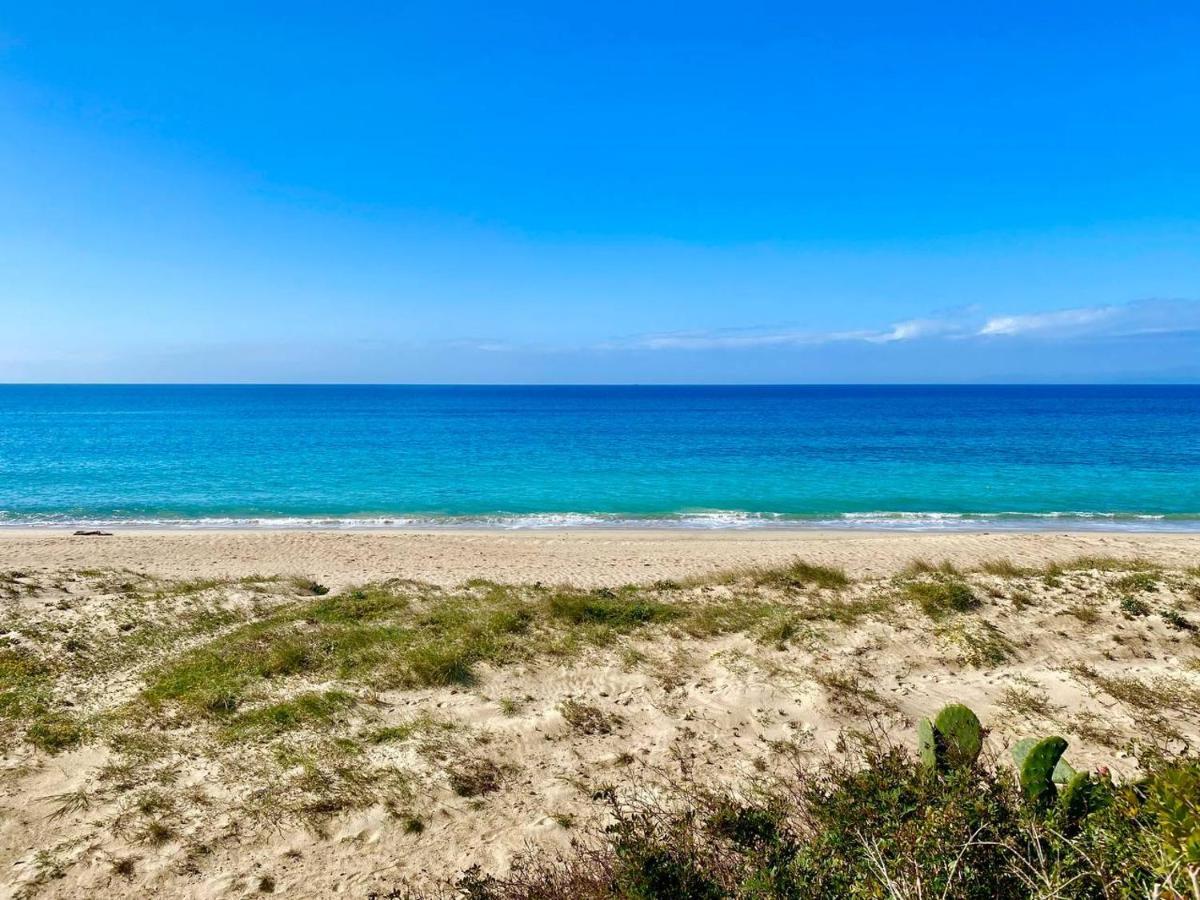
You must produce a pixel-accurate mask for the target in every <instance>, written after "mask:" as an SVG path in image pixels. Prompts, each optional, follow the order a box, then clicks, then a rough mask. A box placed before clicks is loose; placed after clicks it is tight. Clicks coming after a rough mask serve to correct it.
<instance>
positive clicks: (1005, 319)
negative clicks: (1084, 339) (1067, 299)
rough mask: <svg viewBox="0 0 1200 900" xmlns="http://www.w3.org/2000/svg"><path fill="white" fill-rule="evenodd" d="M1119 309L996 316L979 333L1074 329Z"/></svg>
mask: <svg viewBox="0 0 1200 900" xmlns="http://www.w3.org/2000/svg"><path fill="white" fill-rule="evenodd" d="M1119 310H1120V307H1116V306H1092V307H1082V308H1079V309H1060V310H1055V311H1054V312H1046V313H1034V314H1032V315H1024V316H996V317H994V318H991V319H988V320H987V321H986V322H985V323H984V324H983V327H982V328H980V329H979V332H978V333H979V334H980V335H1009V336H1011V335H1017V334H1030V333H1033V332H1047V331H1054V332H1063V331H1072V330H1078V329H1080V328H1085V327H1086V326H1089V325H1093V324H1095V323H1097V322H1102V321H1104V320H1105V319H1108V318H1111V317H1112V316H1113V315H1115V314H1117V313H1118V311H1119Z"/></svg>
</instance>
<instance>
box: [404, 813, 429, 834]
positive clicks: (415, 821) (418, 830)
mask: <svg viewBox="0 0 1200 900" xmlns="http://www.w3.org/2000/svg"><path fill="white" fill-rule="evenodd" d="M400 827H401V828H403V829H404V833H405V834H422V833H424V831H425V821H424V820H423V819H422V818H421V817H420V816H414V815H408V816H405V817H404V818H403V820H402V821H401V823H400Z"/></svg>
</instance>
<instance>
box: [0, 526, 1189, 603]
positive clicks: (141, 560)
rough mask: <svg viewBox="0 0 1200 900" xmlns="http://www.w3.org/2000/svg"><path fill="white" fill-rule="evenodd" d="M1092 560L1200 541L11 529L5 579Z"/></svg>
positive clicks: (427, 575) (671, 572)
mask: <svg viewBox="0 0 1200 900" xmlns="http://www.w3.org/2000/svg"><path fill="white" fill-rule="evenodd" d="M1082 555H1113V556H1127V557H1137V556H1150V557H1153V558H1154V559H1156V560H1159V561H1161V562H1162V563H1163V564H1168V565H1178V566H1181V567H1187V566H1191V565H1196V564H1197V562H1200V534H1197V535H1189V534H1165V533H1142V534H1139V533H1130V532H1076V533H1059V532H1050V531H1046V532H1018V533H990V534H989V533H982V532H965V531H964V532H950V533H936V532H897V531H840V532H833V531H807V530H768V529H755V530H746V531H715V530H714V531H699V530H697V531H685V530H680V529H677V530H660V531H635V530H626V529H620V530H617V529H613V530H603V529H591V530H562V531H560V530H547V531H534V530H530V531H508V532H505V531H347V530H342V531H315V530H314V531H309V530H303V531H300V530H297V531H282V530H280V531H272V530H257V531H234V530H229V531H225V530H215V529H214V530H208V531H186V530H181V531H142V530H128V531H119V530H118V531H117V532H116V533H114V534H113V535H112V536H111V537H75V536H73V535H72V533H71V532H70V531H69V530H66V531H48V530H41V529H36V530H35V529H7V530H0V568H9V569H12V568H31V567H32V568H36V569H86V568H102V567H107V568H125V569H132V570H134V571H138V572H146V573H150V574H153V575H159V576H162V577H164V578H201V577H203V578H208V577H217V576H224V577H231V578H241V577H245V576H247V575H259V574H271V575H280V574H287V575H304V576H307V577H311V578H316V579H317V580H319V581H322V582H324V583H326V584H328V585H329V586H331V587H336V588H340V587H344V586H346V585H349V584H358V583H362V582H366V581H376V580H379V579H382V578H413V579H417V580H419V581H428V582H431V583H434V584H439V585H443V586H449V585H454V584H457V583H459V582H462V581H465V580H466V579H468V578H476V577H482V578H490V579H494V580H498V581H514V582H516V581H528V582H534V581H542V582H545V583H559V582H568V583H571V584H576V585H585V586H593V585H609V586H612V585H618V584H624V583H626V582H647V581H654V580H656V579H660V578H680V577H687V576H695V575H703V574H707V573H710V572H713V571H716V570H720V569H730V568H737V567H741V566H770V565H778V564H781V563H784V562H786V561H788V560H790V559H794V558H796V557H801V558H803V559H805V560H808V561H810V562H813V563H818V564H821V565H830V566H839V567H842V568H844V569H846V571H847V572H849V573H851V574H853V575H875V576H881V575H888V574H892V573H894V572H895V571H897V570H899V569H900V568H902V567H903V566H904V565H905V564H907V563H908V562H909V561H910V560H912V559H913V558H917V557H923V558H929V559H937V560H949V561H951V562H953V563H954V564H955V565H958V566H968V567H969V566H972V565H975V564H977V563H979V562H980V561H981V560H985V559H995V558H997V557H1006V558H1008V559H1011V560H1012V561H1013V562H1014V563H1017V564H1019V565H1026V566H1040V565H1044V564H1045V563H1048V562H1051V561H1053V560H1056V559H1064V558H1069V557H1073V556H1082Z"/></svg>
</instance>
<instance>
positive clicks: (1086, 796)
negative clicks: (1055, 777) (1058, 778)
mask: <svg viewBox="0 0 1200 900" xmlns="http://www.w3.org/2000/svg"><path fill="white" fill-rule="evenodd" d="M1094 788H1095V784H1094V783H1093V781H1092V776H1091V775H1089V774H1088V773H1087V772H1076V773H1075V774H1074V775H1072V776H1071V779H1070V780H1069V781H1068V782H1067V783H1066V786H1065V787H1063V789H1062V793H1061V794H1059V796H1058V806H1059V809H1060V810H1061V811H1062V816H1063V820H1064V824H1065V825H1066V827H1067V828H1069V829H1072V830H1074V829H1075V828H1078V826H1079V823H1080V822H1082V821H1083V819H1084V818H1085V817H1086V816H1087V814H1088V813H1089V812H1091V811H1092V809H1093V808H1094V806H1095V799H1096V798H1095V790H1094Z"/></svg>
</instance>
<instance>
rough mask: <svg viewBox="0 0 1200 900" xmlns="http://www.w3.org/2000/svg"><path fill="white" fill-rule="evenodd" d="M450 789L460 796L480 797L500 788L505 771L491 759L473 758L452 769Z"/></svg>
mask: <svg viewBox="0 0 1200 900" xmlns="http://www.w3.org/2000/svg"><path fill="white" fill-rule="evenodd" d="M449 774H450V789H451V790H452V791H454V793H456V794H458V796H460V797H480V796H483V795H484V794H491V793H493V792H495V791H498V790H500V784H501V782H502V781H503V778H504V771H503V770H502V769H501V768H500V766H498V765H496V763H494V762H492V761H491V760H490V759H472V760H467V761H465V762H462V763H459V764H458V765H457V766H455V767H454V768H452V769H451V770H450V773H449Z"/></svg>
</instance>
